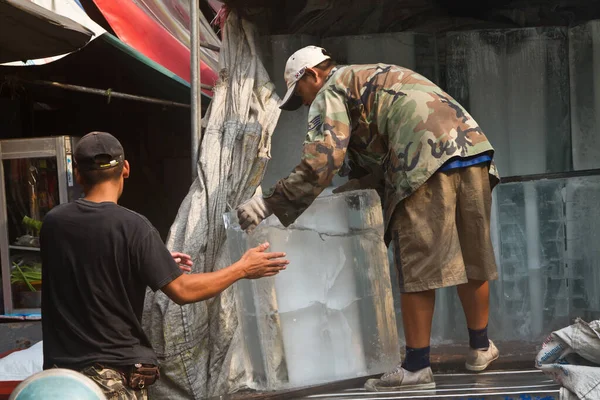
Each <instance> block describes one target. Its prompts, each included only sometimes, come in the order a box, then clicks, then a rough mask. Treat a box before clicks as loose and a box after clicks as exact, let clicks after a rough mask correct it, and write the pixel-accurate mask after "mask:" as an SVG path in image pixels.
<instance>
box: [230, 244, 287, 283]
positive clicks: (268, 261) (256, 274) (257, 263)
mask: <svg viewBox="0 0 600 400" xmlns="http://www.w3.org/2000/svg"><path fill="white" fill-rule="evenodd" d="M268 248H269V243H263V244H261V245H259V246H257V247H255V248H253V249H250V250H248V251H247V252H246V253H245V254H244V255H243V256H242V258H241V259H240V261H238V262H237V263H236V264H237V267H238V268H239V269H240V270H241V271H242V273H243V275H244V278H246V279H258V278H263V277H267V276H274V275H277V274H278V273H279V271H282V270H284V269H285V268H286V266H287V265H288V264H289V263H290V262H289V261H288V260H284V259H282V257H285V253H266V252H265V250H267V249H268Z"/></svg>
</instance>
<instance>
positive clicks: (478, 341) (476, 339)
mask: <svg viewBox="0 0 600 400" xmlns="http://www.w3.org/2000/svg"><path fill="white" fill-rule="evenodd" d="M469 345H470V346H471V348H472V349H487V348H488V347H490V341H489V339H488V334H487V326H486V327H485V328H483V329H477V330H473V329H469Z"/></svg>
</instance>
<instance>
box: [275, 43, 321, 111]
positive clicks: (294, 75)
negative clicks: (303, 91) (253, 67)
mask: <svg viewBox="0 0 600 400" xmlns="http://www.w3.org/2000/svg"><path fill="white" fill-rule="evenodd" d="M330 58H331V57H330V56H329V55H328V53H327V51H326V50H325V49H323V48H321V47H317V46H306V47H304V48H302V49H300V50H298V51H296V52H295V53H294V54H292V55H291V56H290V58H288V60H287V62H286V63H285V73H284V74H283V79H285V83H286V85H287V88H288V90H287V93H286V94H285V97H284V98H283V100H282V101H281V105H280V106H279V108H281V109H282V110H286V111H293V110H297V109H298V108H300V106H301V105H302V98H301V97H300V96H297V95H296V94H295V93H294V92H295V90H296V84H297V83H298V81H299V80H300V78H302V77H303V76H304V73H305V72H306V68H312V67H314V66H315V65H319V64H320V63H322V62H323V61H325V60H328V59H330Z"/></svg>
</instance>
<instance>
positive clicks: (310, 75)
mask: <svg viewBox="0 0 600 400" xmlns="http://www.w3.org/2000/svg"><path fill="white" fill-rule="evenodd" d="M304 76H305V77H306V78H307V79H312V80H314V81H316V80H317V71H315V70H314V68H306V71H305V72H304Z"/></svg>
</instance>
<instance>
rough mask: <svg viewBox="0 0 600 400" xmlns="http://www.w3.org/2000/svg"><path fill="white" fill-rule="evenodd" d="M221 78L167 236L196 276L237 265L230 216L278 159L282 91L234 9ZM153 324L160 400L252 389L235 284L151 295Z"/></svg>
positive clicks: (147, 323)
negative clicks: (214, 290)
mask: <svg viewBox="0 0 600 400" xmlns="http://www.w3.org/2000/svg"><path fill="white" fill-rule="evenodd" d="M223 38H224V39H223V45H222V48H221V52H220V60H219V65H220V68H221V70H220V73H219V77H220V79H219V81H218V82H217V84H216V86H215V90H214V97H213V100H212V102H211V105H210V108H209V110H208V112H207V118H205V121H208V122H207V123H206V129H205V132H204V136H203V141H202V145H201V149H200V158H199V162H198V178H196V180H195V181H194V182H193V184H192V186H191V188H190V191H189V193H188V195H187V196H186V198H185V199H184V201H183V203H182V204H181V207H180V209H179V212H178V215H177V217H176V219H175V222H174V223H173V225H172V227H171V230H170V232H169V237H168V239H167V247H168V248H169V249H170V250H171V251H182V252H185V253H188V254H190V255H191V256H192V260H193V261H194V267H193V272H196V273H197V272H210V271H215V270H218V269H221V268H224V267H226V266H228V265H230V264H231V262H232V261H237V260H230V257H229V252H228V251H227V246H225V245H224V243H225V239H226V234H225V227H224V222H223V214H224V213H226V212H227V211H230V210H231V209H233V208H235V207H236V206H237V205H238V204H240V203H241V202H242V201H244V200H247V199H248V198H250V197H251V196H252V195H253V194H254V193H255V191H256V189H257V187H258V186H259V184H260V182H261V180H262V177H263V175H264V171H265V167H266V164H267V161H268V160H269V158H270V146H271V135H272V132H273V130H274V129H275V125H276V124H277V120H278V118H279V113H280V110H279V108H278V104H279V98H278V96H277V94H276V93H275V86H274V84H273V83H272V82H271V81H270V79H269V76H268V74H267V72H266V70H265V69H264V67H263V65H262V64H261V62H260V59H259V56H258V54H257V51H258V49H257V46H258V44H257V43H258V36H257V33H256V31H255V29H254V28H253V26H252V25H251V24H250V23H249V22H247V21H244V20H242V19H240V18H239V17H238V16H237V15H236V14H235V13H233V12H232V13H231V14H230V15H229V17H228V19H227V22H226V24H225V27H224V30H223ZM143 327H144V330H145V331H146V334H147V335H148V337H149V338H150V341H151V342H152V345H153V347H154V349H155V351H156V353H157V355H158V358H159V361H160V363H161V379H160V380H159V381H158V382H157V383H156V384H154V385H152V386H151V387H150V396H151V398H155V399H171V400H172V399H189V398H196V399H200V398H204V397H207V396H212V395H215V394H222V393H225V392H233V391H236V390H239V389H241V388H245V387H246V386H247V385H248V384H249V380H250V378H249V377H248V376H247V374H246V372H245V371H244V368H243V363H242V357H243V352H241V351H239V350H240V349H241V348H242V340H243V338H242V336H241V330H240V329H239V327H238V320H237V314H236V305H235V299H234V292H233V288H229V289H227V290H226V291H224V292H223V293H221V295H219V296H218V297H216V298H215V299H212V300H209V301H205V302H200V303H195V304H188V305H185V306H179V305H177V304H175V303H174V302H172V301H170V300H169V299H168V298H167V297H166V296H165V295H164V294H163V293H162V292H160V291H159V292H156V293H153V292H151V291H148V293H147V295H146V303H145V309H144V316H143Z"/></svg>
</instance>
